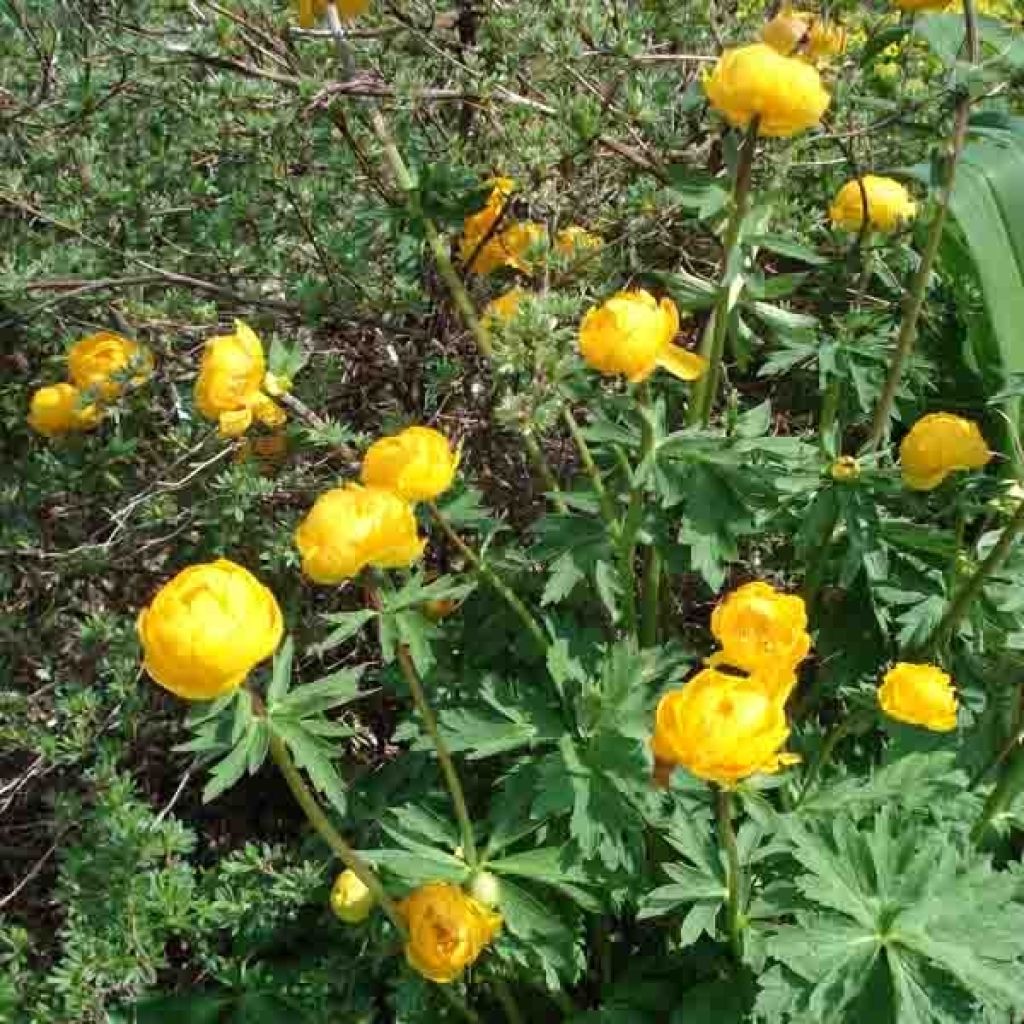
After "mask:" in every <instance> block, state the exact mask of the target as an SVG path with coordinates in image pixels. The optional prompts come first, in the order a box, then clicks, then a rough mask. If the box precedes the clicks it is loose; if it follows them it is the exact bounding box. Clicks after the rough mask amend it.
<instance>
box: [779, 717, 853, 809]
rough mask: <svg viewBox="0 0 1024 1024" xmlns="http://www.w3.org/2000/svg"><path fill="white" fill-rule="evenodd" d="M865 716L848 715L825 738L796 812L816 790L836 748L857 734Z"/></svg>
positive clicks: (808, 773) (809, 770) (812, 765)
mask: <svg viewBox="0 0 1024 1024" xmlns="http://www.w3.org/2000/svg"><path fill="white" fill-rule="evenodd" d="M863 720H864V716H863V715H860V714H852V715H848V716H847V717H846V719H845V720H844V721H842V722H840V723H839V724H838V725H837V726H836V727H835V728H834V729H833V730H832V731H831V732H830V733H829V734H828V736H827V737H826V738H825V742H824V743H822V745H821V749H820V750H819V751H818V756H817V757H816V758H815V759H814V761H813V762H812V763H811V766H810V768H809V769H808V770H807V778H806V779H805V780H804V785H803V788H802V789H801V790H800V796H799V797H798V798H797V801H796V804H795V805H794V810H795V809H796V808H797V807H799V806H800V805H801V804H802V803H803V802H804V800H806V799H807V797H808V796H809V795H810V793H811V790H813V789H814V786H815V784H816V783H817V781H818V778H819V777H820V775H821V770H822V769H823V768H824V767H825V765H827V764H828V763H829V761H830V760H831V759H832V755H833V753H835V749H836V747H837V746H838V745H839V744H840V742H841V741H842V740H844V739H845V738H846V737H847V736H849V735H850V734H851V733H853V732H856V731H857V729H859V728H860V727H861V724H862V723H863Z"/></svg>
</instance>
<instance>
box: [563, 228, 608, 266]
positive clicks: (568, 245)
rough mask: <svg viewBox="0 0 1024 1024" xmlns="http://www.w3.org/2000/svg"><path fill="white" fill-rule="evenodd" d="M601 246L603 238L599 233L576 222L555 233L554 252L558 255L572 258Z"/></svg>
mask: <svg viewBox="0 0 1024 1024" xmlns="http://www.w3.org/2000/svg"><path fill="white" fill-rule="evenodd" d="M603 246H604V239H602V238H601V237H600V235H595V234H593V233H592V232H590V231H588V230H587V229H586V228H581V227H579V226H578V225H576V224H573V225H570V226H569V227H567V228H562V230H561V231H559V232H558V234H557V235H555V252H557V253H558V254H559V255H560V256H566V257H569V258H572V257H575V256H579V255H580V254H582V253H584V252H588V251H589V252H594V251H596V250H597V249H600V248H602V247H603Z"/></svg>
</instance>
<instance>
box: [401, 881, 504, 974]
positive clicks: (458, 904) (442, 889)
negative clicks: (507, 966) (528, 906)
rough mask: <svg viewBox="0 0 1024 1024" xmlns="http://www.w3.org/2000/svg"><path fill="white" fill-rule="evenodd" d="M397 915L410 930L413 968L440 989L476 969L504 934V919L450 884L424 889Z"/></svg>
mask: <svg viewBox="0 0 1024 1024" xmlns="http://www.w3.org/2000/svg"><path fill="white" fill-rule="evenodd" d="M398 909H399V911H400V912H401V914H402V916H403V917H404V918H405V921H406V924H407V926H408V928H409V937H408V940H407V942H406V946H405V957H406V959H407V960H408V962H409V966H410V967H412V968H413V970H415V971H417V972H419V973H420V974H422V975H423V977H424V978H428V979H429V980H430V981H436V982H438V983H439V984H442V985H444V984H448V983H449V982H452V981H454V980H455V979H456V978H457V977H458V976H459V975H460V974H462V972H463V971H464V970H465V969H466V968H467V967H469V966H470V965H471V964H473V963H474V962H475V961H476V959H477V958H478V957H479V956H480V954H481V953H482V952H483V950H484V948H485V947H486V946H488V945H489V944H490V943H491V942H492V941H493V939H494V937H495V936H496V935H497V934H498V931H499V930H500V929H501V915H500V914H496V913H494V911H492V910H490V909H489V908H488V907H486V906H485V905H484V904H483V903H481V902H479V901H478V900H475V899H474V898H473V897H472V896H470V895H469V894H468V893H466V892H464V891H463V890H462V889H460V888H459V887H458V886H457V885H450V884H448V883H447V882H431V883H429V884H427V885H422V886H420V887H419V888H418V889H416V890H415V891H414V892H412V893H410V895H409V896H407V897H406V898H405V899H404V900H403V901H402V902H401V903H400V904H399V907H398Z"/></svg>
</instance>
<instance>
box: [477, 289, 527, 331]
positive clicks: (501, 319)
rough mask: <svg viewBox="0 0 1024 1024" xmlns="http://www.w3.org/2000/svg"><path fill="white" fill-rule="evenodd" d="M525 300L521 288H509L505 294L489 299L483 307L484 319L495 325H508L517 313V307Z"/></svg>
mask: <svg viewBox="0 0 1024 1024" xmlns="http://www.w3.org/2000/svg"><path fill="white" fill-rule="evenodd" d="M525 298H526V292H524V291H523V289H522V288H510V289H509V290H508V291H507V292H504V293H503V294H501V295H499V296H498V297H497V298H496V299H491V301H490V302H488V303H487V305H486V306H484V319H485V320H490V321H492V322H497V323H508V321H509V320H511V319H513V317H515V315H516V313H518V312H519V307H520V306H521V305H522V304H523V299H525Z"/></svg>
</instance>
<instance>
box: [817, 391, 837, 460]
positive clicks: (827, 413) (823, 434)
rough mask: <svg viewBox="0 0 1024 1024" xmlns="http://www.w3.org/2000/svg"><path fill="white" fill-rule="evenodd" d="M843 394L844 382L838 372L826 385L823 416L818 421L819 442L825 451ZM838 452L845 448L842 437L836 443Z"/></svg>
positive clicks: (822, 401)
mask: <svg viewBox="0 0 1024 1024" xmlns="http://www.w3.org/2000/svg"><path fill="white" fill-rule="evenodd" d="M842 395H843V384H842V381H841V380H840V379H839V376H838V375H837V374H833V375H832V376H831V377H829V379H828V384H826V385H825V394H824V395H823V396H822V399H821V417H820V422H819V423H818V442H819V444H820V446H821V450H822V451H823V452H827V451H828V436H829V434H831V433H832V428H833V427H834V426H835V422H836V415H837V413H838V412H839V401H840V399H841V398H842ZM836 450H837V452H839V453H841V452H842V450H843V445H842V438H840V439H839V444H838V445H836Z"/></svg>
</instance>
